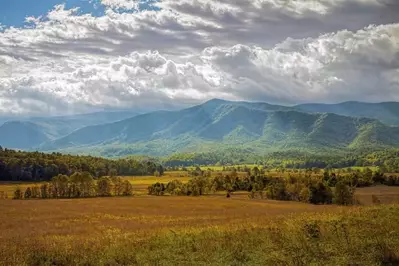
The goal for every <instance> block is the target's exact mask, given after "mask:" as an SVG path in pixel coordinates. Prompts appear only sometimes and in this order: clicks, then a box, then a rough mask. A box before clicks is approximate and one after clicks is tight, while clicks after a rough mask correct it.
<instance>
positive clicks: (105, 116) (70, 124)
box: [26, 111, 138, 139]
mask: <svg viewBox="0 0 399 266" xmlns="http://www.w3.org/2000/svg"><path fill="white" fill-rule="evenodd" d="M137 114H138V113H137V112H134V111H113V112H97V113H89V114H78V115H71V116H54V117H32V118H27V119H26V121H29V122H32V123H35V124H37V125H40V126H41V127H43V129H44V131H45V133H46V134H48V135H49V136H50V137H51V138H52V139H56V138H60V137H63V136H66V135H68V134H70V133H72V132H73V131H75V130H77V129H80V128H83V127H86V126H91V125H99V124H105V123H112V122H116V121H120V120H124V119H127V118H130V117H133V116H136V115H137Z"/></svg>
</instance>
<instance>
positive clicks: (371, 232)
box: [0, 195, 399, 265]
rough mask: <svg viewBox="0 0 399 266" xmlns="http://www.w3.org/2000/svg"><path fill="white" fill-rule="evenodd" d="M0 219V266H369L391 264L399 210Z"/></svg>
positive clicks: (274, 204) (148, 208) (64, 212)
mask: <svg viewBox="0 0 399 266" xmlns="http://www.w3.org/2000/svg"><path fill="white" fill-rule="evenodd" d="M0 212H1V214H2V215H1V217H0V228H1V234H0V265H193V264H196V265H205V264H207V265H242V264H248V265H257V264H258V263H261V262H263V263H262V264H263V265H306V264H308V263H310V262H313V263H315V262H320V261H322V260H326V259H328V262H330V264H331V265H334V264H335V265H342V264H340V262H341V263H343V264H346V263H347V262H349V261H351V260H354V259H355V260H356V261H357V262H359V263H361V262H363V264H362V265H371V262H376V261H377V262H378V261H381V260H382V259H384V260H395V259H398V258H399V253H398V251H399V250H398V249H397V248H396V247H397V246H398V244H399V231H397V230H396V228H397V223H398V222H399V206H398V205H387V206H380V207H337V206H333V205H329V206H321V205H319V206H316V205H310V204H302V203H295V202H278V201H267V200H249V199H248V198H247V197H245V195H236V196H234V197H233V198H230V199H227V198H225V197H223V196H208V197H150V196H140V197H129V198H92V199H70V200H69V199H68V200H25V201H12V200H9V201H2V202H1V205H0ZM336 225H338V226H339V227H337V228H336V229H334V228H335V227H334V226H336ZM308 226H311V227H310V228H308ZM342 226H343V227H342ZM313 227H315V228H313ZM319 227H320V228H319ZM305 229H306V230H305ZM333 229H334V230H339V231H337V232H335V231H334V230H333ZM304 230H305V231H304ZM309 230H310V231H309ZM314 230H316V231H314ZM319 230H321V231H320V232H319ZM334 232H335V233H334ZM307 234H316V235H315V236H313V237H316V239H313V240H312V238H309V237H308V236H307ZM318 234H323V237H321V236H318ZM318 238H320V239H318ZM367 239H369V240H367ZM317 241H321V243H324V244H325V246H324V245H319V244H317ZM343 241H344V242H343ZM388 244H389V245H392V247H389V246H388ZM378 245H381V247H379V246H378ZM386 247H388V249H387V250H386V252H387V254H385V255H384V256H385V257H381V256H382V255H381V254H380V249H379V248H386ZM357 248H359V250H360V251H359V250H358V251H357V253H356V252H354V251H356V250H357ZM326 252H327V253H326ZM360 252H368V253H365V254H360ZM298 261H299V262H300V261H302V263H299V264H297V262H298ZM369 263H370V264H369ZM327 265H328V264H327ZM392 265H394V264H392Z"/></svg>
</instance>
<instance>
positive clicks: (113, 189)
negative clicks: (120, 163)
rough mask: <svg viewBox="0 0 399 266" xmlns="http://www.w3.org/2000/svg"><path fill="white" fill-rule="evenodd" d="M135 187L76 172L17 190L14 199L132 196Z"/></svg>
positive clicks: (116, 178)
mask: <svg viewBox="0 0 399 266" xmlns="http://www.w3.org/2000/svg"><path fill="white" fill-rule="evenodd" d="M132 195H133V186H132V184H131V183H130V182H129V181H128V180H123V179H122V178H120V177H117V176H114V175H112V176H110V177H101V178H99V179H97V180H96V179H94V178H93V176H92V175H91V174H90V173H89V172H82V173H81V172H75V173H74V174H72V175H71V176H69V177H68V176H67V175H62V174H59V175H57V176H55V177H53V178H52V179H51V180H50V182H48V183H42V184H40V186H39V185H34V186H29V187H27V188H26V189H25V190H24V191H23V190H22V189H21V188H19V187H18V188H16V189H15V191H14V195H13V199H50V198H54V199H60V198H91V197H112V196H132Z"/></svg>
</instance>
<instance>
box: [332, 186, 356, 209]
mask: <svg viewBox="0 0 399 266" xmlns="http://www.w3.org/2000/svg"><path fill="white" fill-rule="evenodd" d="M354 195H355V187H349V186H348V185H347V184H345V183H344V182H342V181H340V182H338V183H337V184H336V185H335V189H334V203H335V204H338V205H352V204H354V202H355V200H354Z"/></svg>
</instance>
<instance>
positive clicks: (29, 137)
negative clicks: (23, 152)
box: [0, 121, 50, 149]
mask: <svg viewBox="0 0 399 266" xmlns="http://www.w3.org/2000/svg"><path fill="white" fill-rule="evenodd" d="M43 132H44V129H43V128H42V127H41V126H39V125H36V124H34V123H31V122H21V121H12V122H5V123H4V124H3V125H1V126H0V145H2V146H3V147H7V148H15V149H29V148H31V147H32V146H38V145H40V144H41V143H43V142H46V141H48V140H50V139H49V137H48V136H47V135H46V134H45V133H43Z"/></svg>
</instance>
